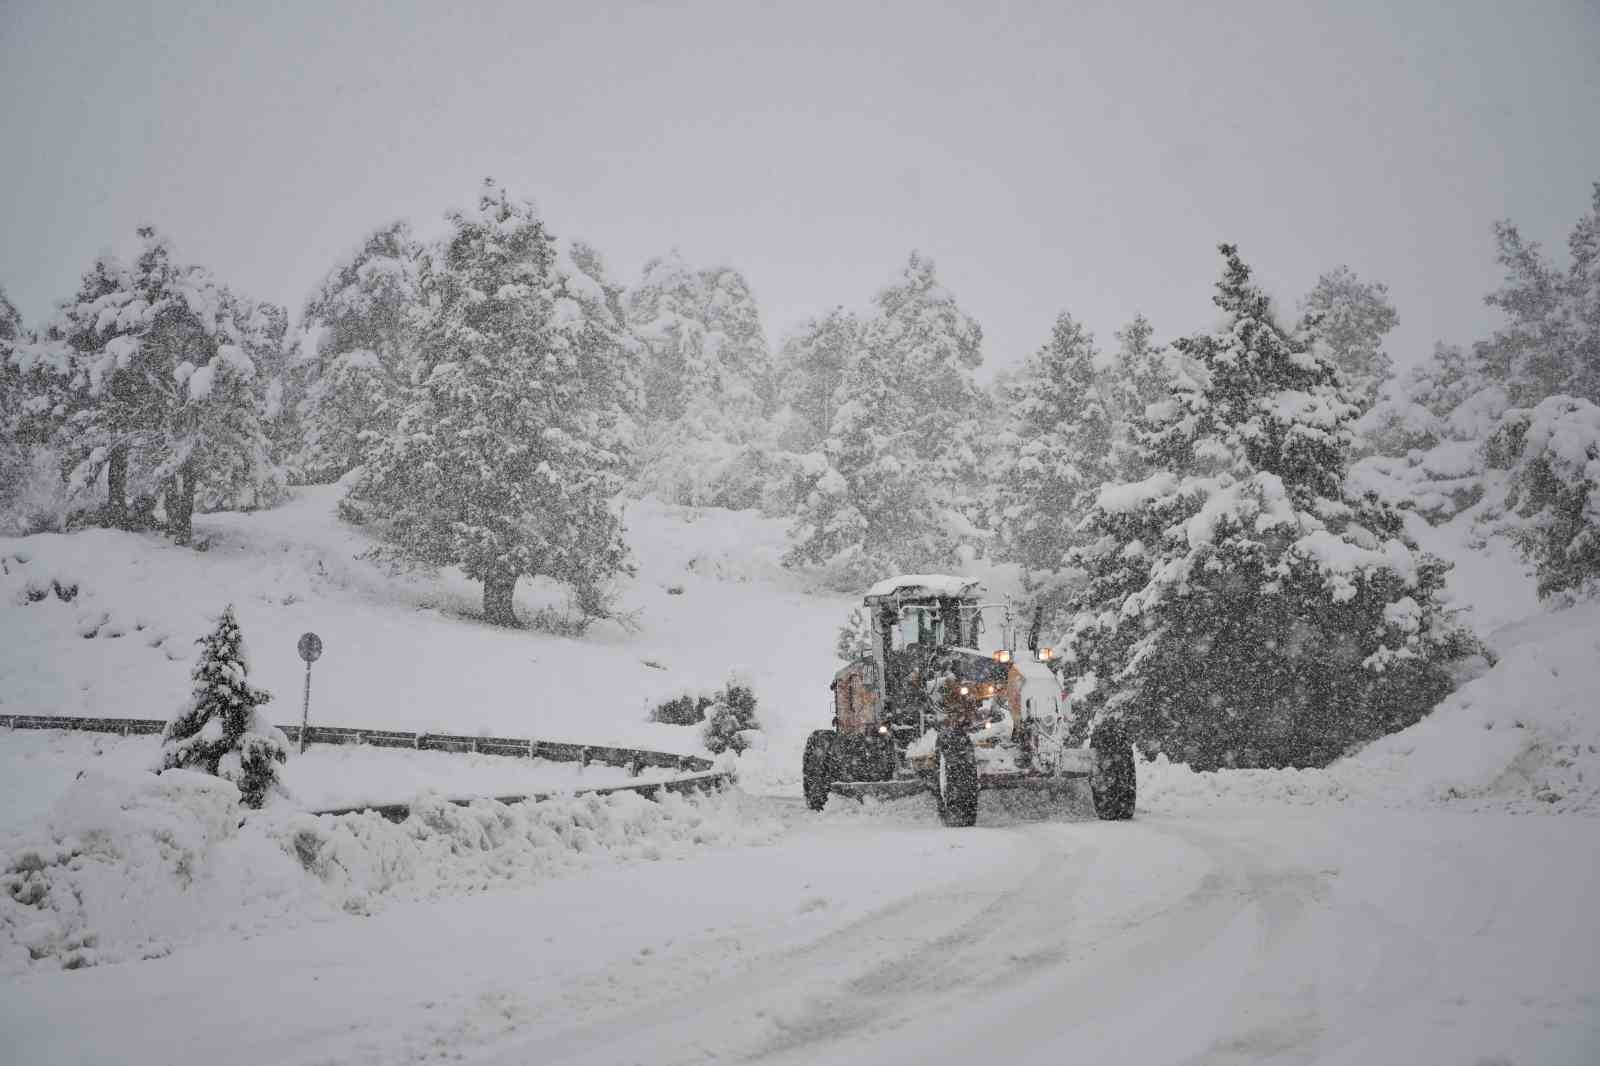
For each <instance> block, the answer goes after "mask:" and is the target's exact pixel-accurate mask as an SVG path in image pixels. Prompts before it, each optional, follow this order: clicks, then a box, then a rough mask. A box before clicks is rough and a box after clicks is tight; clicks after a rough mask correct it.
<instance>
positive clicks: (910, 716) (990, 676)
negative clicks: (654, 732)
mask: <svg viewBox="0 0 1600 1066" xmlns="http://www.w3.org/2000/svg"><path fill="white" fill-rule="evenodd" d="M981 592H982V586H981V585H980V584H979V583H978V582H976V581H973V580H970V579H966V578H960V577H951V576H948V575H943V574H908V575H904V576H901V577H895V578H890V579H888V580H886V581H882V582H879V583H878V584H877V585H874V586H873V587H872V588H871V589H870V590H868V592H867V595H866V598H865V599H864V600H863V605H864V606H865V608H866V611H867V614H868V616H869V619H870V623H871V649H872V650H871V654H870V655H869V656H867V657H866V658H863V659H859V660H857V661H855V662H852V663H850V664H849V665H848V666H846V667H844V668H843V669H841V670H840V671H839V672H838V673H837V674H835V675H834V678H833V682H832V684H831V685H830V686H829V687H830V689H831V690H832V693H833V728H832V729H819V730H817V731H816V732H814V733H812V734H811V736H810V737H809V738H807V740H806V746H805V754H804V758H803V765H802V780H803V782H804V786H805V798H806V803H807V805H808V806H809V807H811V808H812V809H813V810H821V809H822V807H823V806H824V805H825V804H826V803H827V801H828V795H829V793H830V792H835V793H839V794H841V795H845V796H851V797H855V798H857V799H860V798H864V797H866V796H869V795H873V796H879V797H884V798H888V797H896V796H906V795H914V794H916V793H918V792H920V791H923V790H927V791H930V792H932V793H933V795H934V798H935V800H936V802H937V804H938V809H939V816H940V819H941V820H942V821H943V822H944V824H945V825H950V826H970V825H973V824H975V822H976V821H977V817H978V794H979V792H980V791H982V790H984V789H995V788H1031V789H1040V790H1044V791H1047V792H1050V793H1052V794H1054V795H1057V796H1061V795H1064V794H1065V793H1066V792H1067V791H1068V789H1069V788H1070V787H1071V786H1070V784H1069V783H1070V782H1072V781H1074V780H1081V779H1087V780H1088V782H1089V789H1090V793H1091V795H1092V796H1093V799H1094V809H1095V813H1096V814H1097V815H1098V816H1099V817H1101V818H1104V819H1125V818H1131V817H1132V816H1133V808H1134V793H1135V782H1134V764H1133V747H1132V745H1131V744H1130V743H1129V741H1128V739H1127V737H1126V735H1125V734H1124V732H1123V730H1122V729H1121V727H1120V725H1119V724H1118V723H1116V722H1115V721H1109V720H1108V721H1105V722H1102V723H1100V724H1099V725H1098V726H1097V727H1096V728H1095V729H1094V731H1093V733H1092V734H1091V735H1090V736H1089V738H1088V740H1087V742H1086V743H1084V744H1082V745H1074V744H1071V743H1070V742H1069V740H1068V732H1069V728H1068V727H1069V725H1070V724H1071V722H1070V718H1069V713H1070V712H1069V708H1068V707H1067V706H1066V701H1065V698H1064V694H1063V693H1062V691H1061V688H1060V682H1059V681H1058V680H1057V678H1056V676H1055V674H1054V672H1053V671H1052V670H1051V669H1050V662H1051V658H1052V655H1051V649H1049V648H1047V647H1039V646H1038V640H1037V633H1036V631H1035V632H1034V633H1033V635H1031V636H1030V637H1029V639H1028V641H1027V643H1028V648H1027V651H1026V652H1024V653H1019V652H1018V651H1017V649H1016V648H1015V646H1014V645H1015V644H1016V637H1017V630H1016V627H1014V626H1013V625H1012V624H1011V612H1010V610H1009V608H1007V607H1006V606H1005V605H1004V604H995V603H983V602H982V601H981V597H980V593H981ZM993 608H999V609H1002V610H1004V612H1005V618H1006V621H1005V624H1004V625H1003V626H1002V638H1001V641H1000V646H999V647H998V648H996V649H994V650H993V651H988V652H985V651H980V650H979V645H980V643H981V642H982V640H983V631H984V611H985V610H986V609H993Z"/></svg>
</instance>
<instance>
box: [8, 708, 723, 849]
mask: <svg viewBox="0 0 1600 1066" xmlns="http://www.w3.org/2000/svg"><path fill="white" fill-rule="evenodd" d="M166 726H167V723H166V722H165V721H163V720H162V719H159V718H72V717H67V716H63V715H38V714H0V727H3V728H7V729H67V730H75V731H78V732H85V733H115V734H118V735H121V736H146V735H150V734H154V733H160V732H161V731H162V730H164V729H165V728H166ZM278 728H279V729H280V730H282V731H283V733H284V734H285V735H286V736H287V737H288V738H289V740H290V741H291V742H292V743H294V744H296V745H298V744H299V742H300V726H298V725H280V726H279V727H278ZM306 743H307V744H370V745H371V746H373V747H377V748H413V749H415V750H418V751H449V752H456V753H474V754H481V755H504V756H509V757H511V758H520V759H548V760H550V761H551V762H575V763H578V764H579V765H580V766H588V765H589V764H591V763H600V764H602V765H604V766H619V767H622V768H624V769H626V770H627V771H628V773H629V774H631V775H632V776H634V777H637V776H639V774H640V773H642V772H643V771H644V770H645V769H646V768H656V769H665V770H680V771H683V772H685V773H686V775H687V776H684V777H676V778H671V779H669V780H666V781H643V782H640V783H638V784H635V785H611V786H609V787H605V788H587V789H579V790H577V792H576V793H532V794H529V795H526V796H495V797H492V798H493V799H496V800H498V801H499V802H501V803H537V802H539V801H540V800H545V799H550V798H551V797H552V796H555V795H570V794H576V795H597V796H605V795H610V794H611V793H613V792H637V793H639V794H640V795H642V796H645V797H647V798H654V797H655V796H656V795H657V794H659V793H661V792H677V793H685V792H704V791H708V790H710V789H716V788H721V787H722V786H723V785H726V784H731V783H732V781H733V775H732V774H730V773H727V772H725V771H724V772H712V766H713V764H712V762H711V760H710V759H703V758H701V757H700V756H698V755H673V754H671V753H670V752H665V751H648V750H646V749H643V748H615V747H610V746H607V745H603V744H571V743H567V742H564V741H550V740H532V739H528V738H523V737H472V736H461V735H456V734H453V733H407V732H403V731H400V730H394V729H359V728H353V727H350V726H320V725H314V726H307V727H306ZM486 798H491V797H481V796H480V797H469V798H453V799H451V800H450V802H451V803H454V804H456V805H458V806H466V805H467V804H470V803H472V802H473V801H474V800H475V799H486ZM359 811H377V812H378V813H379V814H381V815H383V816H384V817H385V818H387V819H389V820H390V821H392V822H403V821H405V819H406V817H407V816H408V815H409V814H410V811H411V806H410V804H406V803H388V804H368V805H366V806H360V807H341V808H337V809H334V810H326V811H313V812H312V813H313V814H335V815H337V814H355V813H357V812H359Z"/></svg>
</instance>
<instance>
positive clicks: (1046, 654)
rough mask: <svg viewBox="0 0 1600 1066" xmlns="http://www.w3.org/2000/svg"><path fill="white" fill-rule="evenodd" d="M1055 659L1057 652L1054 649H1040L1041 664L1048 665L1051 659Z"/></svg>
mask: <svg viewBox="0 0 1600 1066" xmlns="http://www.w3.org/2000/svg"><path fill="white" fill-rule="evenodd" d="M1055 657H1056V650H1055V649H1054V648H1040V649H1039V661H1040V662H1042V663H1047V662H1049V661H1050V660H1051V659H1054V658H1055Z"/></svg>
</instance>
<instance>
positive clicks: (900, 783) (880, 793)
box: [828, 778, 928, 800]
mask: <svg viewBox="0 0 1600 1066" xmlns="http://www.w3.org/2000/svg"><path fill="white" fill-rule="evenodd" d="M828 790H829V791H830V792H837V793H838V794H839V795H841V796H848V797H850V798H851V799H853V800H864V799H866V798H867V797H868V796H873V797H876V798H877V799H905V798H906V797H907V796H920V795H921V794H922V793H924V792H926V791H928V786H927V785H925V784H923V783H922V782H921V781H918V780H917V779H916V778H900V779H898V780H894V781H835V782H833V784H831V785H829V786H828Z"/></svg>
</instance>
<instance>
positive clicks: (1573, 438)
mask: <svg viewBox="0 0 1600 1066" xmlns="http://www.w3.org/2000/svg"><path fill="white" fill-rule="evenodd" d="M1488 447H1489V451H1490V452H1491V453H1492V454H1494V455H1496V456H1497V457H1502V458H1504V459H1511V458H1513V457H1514V458H1515V460H1516V461H1515V465H1514V466H1512V469H1511V488H1510V491H1509V493H1508V494H1507V497H1506V510H1507V512H1508V519H1507V525H1508V531H1509V532H1510V534H1511V536H1512V538H1513V539H1514V540H1515V541H1516V543H1517V544H1518V546H1519V547H1521V548H1522V550H1523V552H1524V553H1525V554H1526V555H1527V556H1528V558H1529V560H1530V561H1532V562H1533V564H1534V566H1535V568H1536V570H1537V572H1538V575H1539V595H1540V596H1542V597H1547V596H1553V595H1556V594H1558V593H1571V592H1577V591H1581V590H1583V589H1584V588H1585V587H1586V586H1587V587H1593V586H1594V583H1595V582H1596V580H1597V579H1600V407H1597V406H1595V405H1594V404H1592V403H1590V402H1589V401H1587V400H1581V399H1577V398H1575V397H1572V396H1552V397H1550V398H1549V399H1547V400H1545V401H1544V402H1542V403H1540V404H1539V405H1538V406H1537V407H1535V408H1533V409H1532V410H1531V411H1528V410H1519V411H1512V412H1510V413H1508V414H1507V415H1506V417H1505V419H1504V420H1503V422H1502V423H1501V427H1500V429H1499V430H1498V431H1497V432H1496V433H1495V435H1494V436H1493V437H1492V438H1490V442H1489V445H1488Z"/></svg>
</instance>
